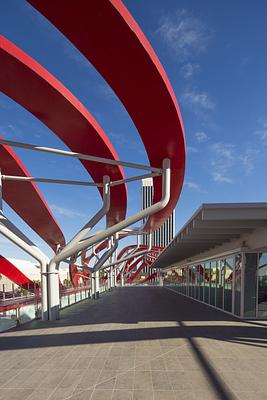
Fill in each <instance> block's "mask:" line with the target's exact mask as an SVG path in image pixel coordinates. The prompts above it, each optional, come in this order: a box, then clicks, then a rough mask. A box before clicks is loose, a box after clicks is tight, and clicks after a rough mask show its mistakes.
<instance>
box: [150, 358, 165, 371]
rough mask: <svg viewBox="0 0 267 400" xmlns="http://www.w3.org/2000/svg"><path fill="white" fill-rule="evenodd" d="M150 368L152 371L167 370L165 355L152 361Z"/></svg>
mask: <svg viewBox="0 0 267 400" xmlns="http://www.w3.org/2000/svg"><path fill="white" fill-rule="evenodd" d="M150 369H151V371H165V370H166V364H165V358H163V357H156V358H154V359H153V360H152V361H150Z"/></svg>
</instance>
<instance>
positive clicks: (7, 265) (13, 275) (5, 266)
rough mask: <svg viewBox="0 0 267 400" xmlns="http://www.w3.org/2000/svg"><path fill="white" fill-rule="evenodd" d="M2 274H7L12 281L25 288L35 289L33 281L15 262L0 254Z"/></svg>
mask: <svg viewBox="0 0 267 400" xmlns="http://www.w3.org/2000/svg"><path fill="white" fill-rule="evenodd" d="M0 274H3V275H5V276H6V277H7V278H8V279H10V280H11V281H12V282H14V283H16V284H17V285H19V286H24V287H25V288H28V287H29V289H33V286H34V284H33V282H32V281H31V280H30V279H29V278H28V277H27V276H25V275H24V274H23V273H22V272H21V271H20V270H19V269H18V268H17V267H16V266H15V265H14V264H12V263H11V262H10V261H8V260H7V259H6V258H5V257H3V256H1V255H0Z"/></svg>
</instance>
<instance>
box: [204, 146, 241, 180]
mask: <svg viewBox="0 0 267 400" xmlns="http://www.w3.org/2000/svg"><path fill="white" fill-rule="evenodd" d="M210 151H211V157H210V159H211V163H210V164H211V166H210V167H211V168H210V170H211V171H212V172H211V176H212V179H213V181H214V182H216V183H234V181H233V179H232V177H230V176H229V175H230V174H231V172H232V170H233V167H234V164H235V162H236V157H235V146H234V145H233V144H228V143H215V144H213V145H212V146H210Z"/></svg>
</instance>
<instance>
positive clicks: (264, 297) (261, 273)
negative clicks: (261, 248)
mask: <svg viewBox="0 0 267 400" xmlns="http://www.w3.org/2000/svg"><path fill="white" fill-rule="evenodd" d="M258 317H259V318H266V317H267V253H259V270H258Z"/></svg>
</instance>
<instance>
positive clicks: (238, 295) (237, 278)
mask: <svg viewBox="0 0 267 400" xmlns="http://www.w3.org/2000/svg"><path fill="white" fill-rule="evenodd" d="M241 259H242V257H241V254H237V255H236V256H235V314H236V315H240V306H241Z"/></svg>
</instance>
